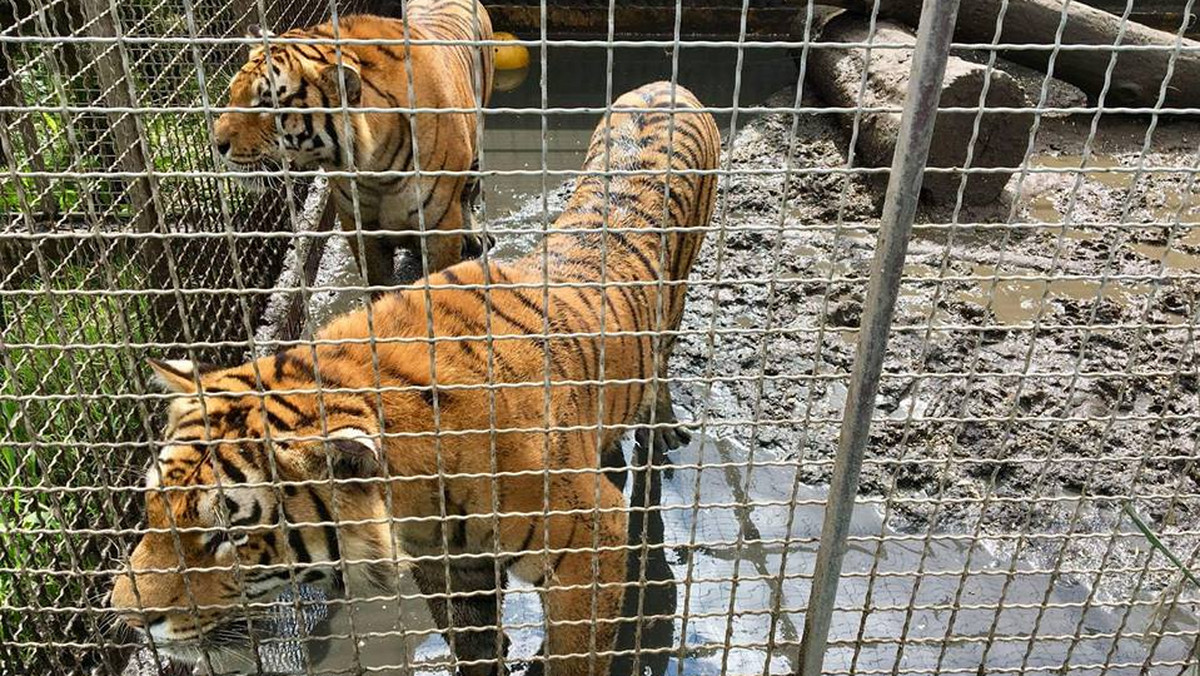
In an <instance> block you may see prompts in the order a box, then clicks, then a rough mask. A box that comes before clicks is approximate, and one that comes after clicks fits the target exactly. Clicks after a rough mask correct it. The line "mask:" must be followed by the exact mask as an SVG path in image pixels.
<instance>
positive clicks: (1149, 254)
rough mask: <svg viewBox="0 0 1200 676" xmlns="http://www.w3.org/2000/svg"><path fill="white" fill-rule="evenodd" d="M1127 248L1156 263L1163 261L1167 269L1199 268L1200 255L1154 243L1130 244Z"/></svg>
mask: <svg viewBox="0 0 1200 676" xmlns="http://www.w3.org/2000/svg"><path fill="white" fill-rule="evenodd" d="M1129 248H1130V249H1131V250H1132V251H1133V252H1134V253H1136V254H1138V255H1139V256H1145V257H1146V258H1149V259H1150V260H1152V261H1154V262H1156V263H1163V264H1164V266H1165V267H1166V268H1167V269H1168V270H1200V255H1197V254H1190V253H1184V252H1183V251H1178V250H1176V249H1174V248H1172V249H1167V247H1165V246H1159V245H1156V244H1131V245H1130V246H1129Z"/></svg>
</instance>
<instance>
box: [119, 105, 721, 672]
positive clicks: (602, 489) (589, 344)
mask: <svg viewBox="0 0 1200 676" xmlns="http://www.w3.org/2000/svg"><path fill="white" fill-rule="evenodd" d="M675 91H676V99H675V100H674V101H672V98H671V87H670V86H669V85H668V84H666V83H655V84H650V85H646V86H643V87H641V88H639V89H637V90H634V91H632V92H629V93H627V94H625V95H624V96H622V97H620V98H619V99H617V101H616V102H615V104H614V110H613V113H612V115H611V119H610V121H609V123H608V124H607V125H605V124H603V123H602V124H601V125H600V127H599V128H598V129H597V130H596V132H595V133H594V134H593V136H592V143H591V147H590V149H589V151H588V156H587V161H586V164H585V169H586V170H590V171H596V172H599V171H606V170H608V169H612V170H617V171H629V170H639V171H644V172H657V173H654V174H648V173H646V174H623V173H618V174H616V175H614V176H612V177H611V179H610V180H609V181H606V180H605V178H604V177H602V176H598V175H592V176H583V177H580V179H579V180H578V182H577V184H576V188H575V192H574V194H573V195H572V197H571V199H570V201H569V203H568V205H567V207H566V210H565V211H564V212H563V214H562V215H561V216H560V217H559V218H558V220H557V221H556V223H555V229H557V230H560V231H559V232H554V231H552V232H551V233H550V234H549V235H548V236H547V238H546V239H545V241H544V249H543V248H542V247H539V249H538V250H537V251H535V252H534V253H532V254H530V255H528V256H526V257H525V258H522V259H520V260H517V261H515V262H510V263H500V262H492V263H491V264H490V265H489V267H488V268H487V269H486V270H485V268H484V266H483V264H482V263H480V262H477V261H472V262H464V263H460V264H458V265H456V266H453V267H451V268H449V269H447V270H445V271H443V272H441V273H439V274H435V275H432V276H431V277H430V278H429V283H430V286H431V291H430V296H429V300H430V306H431V313H432V318H433V329H432V333H433V335H435V336H437V337H438V338H439V339H444V340H437V341H436V342H435V343H434V346H433V347H431V346H430V345H429V344H428V343H427V342H425V341H423V340H422V339H423V338H426V337H427V336H428V335H429V329H428V328H427V319H426V318H427V316H428V315H427V309H426V296H425V293H424V291H422V290H410V291H405V292H402V293H394V294H391V295H388V296H385V297H383V298H381V299H380V300H377V301H376V302H375V303H374V304H373V305H372V306H371V308H370V322H371V323H370V325H369V324H368V313H367V311H366V310H360V311H357V312H353V313H350V314H347V315H344V316H342V317H341V318H339V319H336V320H334V321H333V322H332V323H331V324H329V325H328V326H327V327H326V328H325V329H324V330H323V331H321V332H320V334H319V336H318V340H317V344H316V345H307V346H302V347H296V348H292V349H290V350H287V351H284V352H280V353H278V354H276V355H274V356H272V357H265V358H262V359H258V360H256V361H253V362H251V363H248V364H245V365H243V366H236V367H232V368H213V367H196V366H195V365H193V364H192V363H190V362H185V361H174V362H156V363H154V364H153V367H154V370H155V372H156V373H157V376H158V378H159V379H160V380H161V381H162V382H163V383H164V384H165V385H166V386H167V387H168V388H170V389H171V390H173V391H175V392H178V393H182V394H184V395H187V396H184V397H182V398H179V399H176V400H175V401H174V402H173V403H172V405H171V407H170V421H169V423H168V425H167V430H166V439H167V441H166V443H165V446H164V448H163V450H162V452H161V454H160V455H159V457H158V461H157V463H156V465H155V467H154V468H152V469H151V470H150V472H149V474H148V477H147V485H148V486H150V487H152V488H153V487H158V486H181V487H193V488H195V489H197V490H176V491H170V492H163V491H155V490H151V491H148V492H147V499H146V502H147V520H148V524H149V527H150V529H152V530H151V532H148V533H147V534H146V535H145V536H144V537H143V538H142V540H141V542H140V543H138V545H137V548H136V549H135V550H134V552H133V555H132V557H131V568H132V575H133V576H135V577H136V581H137V590H136V594H135V590H134V585H133V584H132V582H131V580H130V576H129V575H126V576H122V577H118V579H117V580H116V584H115V588H114V590H113V594H112V603H113V606H114V607H115V608H117V609H118V610H120V611H122V615H123V617H124V619H125V621H126V622H127V623H128V624H129V625H131V626H133V627H135V628H137V629H139V630H141V631H142V632H144V633H149V634H150V635H151V636H153V638H154V640H155V643H156V645H157V646H158V648H159V649H160V650H165V651H166V652H168V653H169V654H171V655H175V656H177V657H179V658H182V659H185V660H192V661H195V660H197V659H199V657H200V654H201V653H200V650H199V648H198V645H199V644H201V643H206V644H208V645H211V644H212V643H213V642H214V641H216V640H218V639H219V640H221V641H226V642H227V644H226V645H225V647H226V648H227V650H225V651H224V653H232V652H234V651H235V649H236V648H237V647H239V646H240V647H242V649H244V646H245V644H246V643H247V642H248V636H247V633H248V631H249V630H248V628H247V622H246V620H245V619H244V615H241V614H240V613H239V611H240V608H241V604H242V603H244V602H245V601H249V602H260V603H261V602H267V601H269V600H270V599H271V598H272V597H273V596H274V595H275V594H277V593H279V591H280V589H281V588H282V587H283V586H285V585H287V584H289V574H290V573H289V567H291V568H293V569H294V575H295V579H297V580H299V581H302V582H306V583H310V584H316V583H322V582H324V583H328V584H329V585H331V586H333V587H335V588H337V587H343V588H344V589H345V591H346V593H347V594H349V595H353V596H363V595H368V594H371V593H372V592H373V593H376V594H377V593H379V592H378V590H373V589H372V588H373V587H382V588H383V589H384V590H385V591H386V590H387V589H389V585H394V582H391V581H393V580H395V577H394V576H395V575H396V574H397V565H396V563H395V562H394V557H395V556H396V553H395V551H396V550H395V549H394V548H393V540H392V537H391V534H390V533H389V528H388V524H387V517H388V516H389V508H390V515H391V516H394V517H395V519H396V521H395V535H396V536H397V538H398V543H399V547H400V548H401V549H402V550H403V551H404V552H406V554H407V555H408V556H411V557H413V559H414V563H413V568H412V570H413V574H414V577H415V579H416V581H417V584H418V585H419V587H420V589H421V590H422V592H423V593H424V594H427V595H429V597H430V598H429V599H428V603H429V607H430V610H431V611H432V613H433V616H434V618H435V619H436V621H437V622H438V624H439V626H441V627H442V629H443V630H444V631H445V630H447V629H451V628H452V629H451V630H450V631H448V632H447V636H448V638H450V639H452V640H453V643H452V645H453V647H454V651H455V657H456V659H457V660H458V661H459V663H460V666H459V672H460V673H462V674H468V675H483V674H499V673H504V668H503V662H502V661H501V660H502V659H503V656H504V650H505V648H506V645H507V639H505V638H503V637H498V636H497V634H496V631H495V627H494V626H493V625H498V624H499V618H500V603H501V598H502V595H503V587H504V585H505V584H506V581H507V575H508V574H512V575H515V576H517V577H518V578H521V579H523V580H526V581H528V582H530V583H533V584H535V585H537V586H538V587H541V588H542V589H543V591H542V600H543V607H544V609H545V613H546V615H547V617H548V620H549V623H550V624H549V630H548V632H547V636H546V640H545V643H544V645H543V647H542V651H543V655H545V656H546V661H545V663H544V664H543V662H542V661H539V662H537V663H535V664H534V665H533V666H532V667H531V669H532V673H543V672H548V673H553V674H588V673H595V674H607V673H608V664H609V661H610V657H609V655H607V654H605V653H606V652H611V650H612V646H613V637H614V634H615V628H616V622H617V618H618V615H619V612H620V608H621V600H622V595H623V587H622V586H621V583H622V582H623V580H624V576H625V570H626V566H625V561H626V556H627V552H626V551H625V546H626V516H625V513H624V508H625V504H624V499H623V497H622V495H621V493H620V491H619V490H618V489H617V488H616V487H615V486H614V485H612V484H611V483H610V482H608V481H605V480H603V479H602V478H600V477H599V476H598V475H597V468H598V467H599V466H600V465H599V461H600V459H599V458H598V454H599V452H600V451H601V450H603V449H607V450H609V452H610V453H611V452H613V449H615V448H617V445H618V444H619V442H620V438H621V436H622V434H623V433H624V431H625V429H627V426H629V425H635V424H637V423H639V422H643V421H645V420H647V418H648V416H649V415H650V412H651V411H654V412H655V413H654V415H655V417H656V420H657V421H658V422H671V421H673V420H674V418H673V416H672V415H670V413H669V411H670V398H669V394H668V388H667V386H666V384H665V383H664V384H662V385H661V386H660V387H658V388H657V389H656V391H655V389H654V388H653V387H652V384H651V382H649V381H652V380H653V378H654V376H655V375H658V376H660V377H663V376H665V375H666V368H665V367H666V361H667V359H666V357H667V356H668V355H669V354H670V350H671V344H670V343H671V340H669V339H664V340H663V344H662V345H661V346H660V350H661V352H660V359H659V360H658V361H659V368H658V372H657V373H655V371H654V370H653V369H654V363H655V360H654V354H653V340H652V338H651V337H650V336H649V335H648V334H649V333H650V332H655V331H659V330H670V329H675V328H677V327H678V326H679V323H680V318H681V315H682V312H683V303H684V294H685V291H686V288H685V286H684V281H685V280H686V278H687V275H688V272H689V270H690V269H691V266H692V262H693V261H694V260H695V257H696V254H697V252H698V250H699V248H700V244H701V242H702V241H703V237H704V230H703V229H702V228H703V227H704V226H707V225H708V222H709V218H710V216H711V213H712V205H713V197H714V191H715V182H716V179H715V176H714V175H713V174H711V173H675V172H677V171H680V170H683V171H685V172H686V171H687V170H697V169H699V170H709V169H713V168H715V167H716V166H717V161H718V155H719V151H720V137H719V134H718V132H717V127H716V124H715V123H714V121H713V119H712V117H711V116H710V115H709V114H708V113H704V112H690V110H689V109H693V108H695V107H698V106H699V103H698V102H697V101H696V99H695V97H694V96H693V95H692V94H691V93H690V92H688V91H687V90H685V89H683V88H682V87H679V88H676V90H675ZM672 107H674V108H676V112H674V113H669V112H668V111H667V110H666V109H668V108H672ZM623 108H624V109H626V110H622V109H623ZM629 108H653V109H655V110H653V111H650V112H636V111H629V110H627V109H629ZM658 109H662V110H661V111H660V110H658ZM672 120H673V122H672ZM606 155H607V156H608V158H607V160H606ZM668 157H669V158H670V161H669V163H668ZM668 164H669V167H670V169H671V170H672V172H671V173H670V174H669V190H666V188H667V187H668V179H667V176H668V174H667V173H666V172H667V169H668ZM606 223H607V228H608V229H607V230H602V229H601V228H602V226H604V225H605V224H606ZM685 228H696V229H692V230H687V229H685ZM566 230H574V231H570V232H568V231H566ZM601 252H606V258H605V261H604V264H603V267H602V266H601V262H600V253H601ZM543 255H544V256H545V259H544V260H543ZM543 262H544V265H545V275H546V276H543ZM602 270H603V274H602ZM485 281H486V282H487V283H489V284H496V285H503V286H502V287H500V288H495V287H492V288H489V289H488V290H486V291H485V290H484V288H483V284H484V283H485ZM602 281H603V282H604V286H601V285H600V282H602ZM545 282H549V283H550V286H548V287H544V286H543V284H544V283H545ZM659 282H663V284H661V285H660V284H659ZM659 293H661V294H662V295H661V302H660V301H659V299H658V295H657V294H659ZM543 294H547V295H546V296H545V297H544V296H543ZM544 304H545V305H546V306H547V307H548V317H549V319H548V320H546V319H545V317H546V316H547V313H544V311H543V305H544ZM602 315H603V324H602V323H601V321H602V320H601V317H602ZM544 322H545V324H544ZM370 326H373V330H374V335H375V336H376V338H378V339H380V340H384V341H385V342H381V343H376V344H375V345H374V349H375V350H376V351H377V355H378V356H377V363H378V372H376V369H375V366H374V365H375V363H376V362H375V358H373V356H372V346H371V345H370V344H368V342H367V339H368V338H369V337H370V336H371V335H372V330H371V328H370ZM601 326H603V331H604V334H605V336H604V337H603V338H600V337H598V335H597V334H599V333H600V329H601ZM547 329H548V331H547ZM564 334H576V335H564ZM614 334H615V335H614ZM488 335H490V336H492V338H493V340H492V342H491V351H490V352H489V350H488V347H487V345H488V343H487V342H486V341H485V338H484V337H485V336H488ZM387 339H393V342H386V341H387ZM397 339H398V340H397ZM547 369H548V373H549V375H548V377H549V379H550V382H551V384H550V386H549V387H547V386H546V384H545V381H544V379H545V378H546V377H547V376H546V370H547ZM435 378H436V383H437V386H436V387H433V386H432V385H431V384H432V383H434V382H435ZM600 380H603V381H606V384H605V385H604V387H603V388H601V387H599V386H598V385H597V384H596V383H597V381H600ZM489 382H491V383H502V384H504V385H505V386H503V387H500V388H489V387H487V384H488V383H489ZM260 383H261V384H260ZM197 385H199V388H198V387H197ZM380 386H382V387H383V388H384V390H383V391H382V393H381V394H380V393H379V391H378V388H379V387H380ZM317 391H319V392H320V394H319V395H318V394H317ZM200 395H203V396H200ZM493 397H494V405H493V402H491V401H489V399H491V398H493ZM202 406H203V407H204V410H202ZM377 407H382V412H383V419H384V420H385V421H386V422H385V424H384V427H383V428H382V429H381V428H380V424H379V416H378V415H377V411H378V408H377ZM493 415H494V420H493V418H492V416H493ZM206 425H207V427H206ZM597 426H599V429H598V430H597ZM492 430H495V431H494V432H491V431H492ZM381 432H382V433H386V436H385V437H384V438H383V439H382V440H381V439H380V436H379V435H380V433H381ZM435 432H437V433H438V434H437V435H436V436H435V435H434V433H435ZM206 438H207V439H212V440H213V441H212V442H208V443H205V441H204V440H205V439H206ZM268 438H269V442H268V441H267V439H268ZM322 439H325V440H326V441H324V442H322ZM493 444H494V453H493V452H492V448H493ZM268 445H270V446H273V448H274V453H273V454H271V453H269V452H268V450H267V449H268ZM546 470H549V471H546ZM589 470H590V471H589ZM439 472H441V475H442V476H441V478H440V479H439V476H438V475H439ZM379 477H390V481H389V482H387V483H386V484H385V482H384V481H383V480H381V479H379ZM331 478H332V479H342V480H349V482H343V483H338V484H336V485H335V484H334V482H333V481H331V480H330V479H331ZM372 479H374V481H371V480H372ZM277 481H283V482H285V483H284V484H283V486H282V489H280V487H279V486H278V484H274V485H270V484H266V482H277ZM296 482H304V483H296ZM247 484H248V485H247ZM389 489H390V490H389ZM547 508H548V509H549V511H550V513H549V514H546V511H547ZM598 508H599V509H598ZM497 510H498V511H497ZM335 522H340V523H337V524H336V525H335ZM230 526H232V527H234V528H230ZM171 528H176V529H192V530H185V531H184V532H182V533H181V534H179V535H178V543H179V549H176V545H175V540H174V539H173V538H174V535H173V534H172V533H171V532H170V529H171ZM205 528H211V529H212V530H199V529H205ZM447 550H448V551H447ZM447 553H448V554H449V559H448V562H447V557H446V554H447ZM181 556H182V558H181ZM339 560H341V561H342V562H343V563H341V564H338V563H335V562H337V561H339ZM235 561H236V564H235ZM345 562H357V563H345ZM181 566H184V567H187V568H200V569H201V570H197V571H195V572H188V573H187V576H186V580H185V578H184V577H183V576H182V575H181V574H180V573H179V572H178V571H179V569H180V567H181ZM447 570H448V571H449V579H447V575H446V573H447ZM497 581H499V583H500V588H497ZM593 585H596V587H595V588H593ZM390 588H392V589H394V586H392V587H390ZM447 591H449V592H451V593H452V594H455V595H458V596H455V597H454V598H453V599H452V601H451V602H450V603H449V604H448V603H447ZM139 601H140V603H139ZM193 604H194V605H193ZM139 608H141V610H139ZM202 637H205V638H203V639H202ZM209 637H212V638H209ZM593 649H594V650H595V651H597V653H598V655H597V656H596V657H595V658H594V659H593V658H591V657H589V655H588V654H589V653H590V652H591V651H592V650H593ZM224 653H222V654H224ZM231 659H232V658H231ZM241 659H245V658H241Z"/></svg>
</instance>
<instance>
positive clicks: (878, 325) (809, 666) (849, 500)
mask: <svg viewBox="0 0 1200 676" xmlns="http://www.w3.org/2000/svg"><path fill="white" fill-rule="evenodd" d="M958 4H959V0H927V1H926V2H925V4H924V7H923V8H922V11H921V21H920V25H919V28H918V31H917V42H916V47H915V50H914V52H913V60H912V69H911V70H910V71H909V72H910V76H909V83H908V92H907V94H906V96H905V99H904V110H903V113H902V117H901V126H900V136H899V138H898V139H897V140H896V152H895V155H894V156H893V157H892V167H891V174H890V176H889V180H888V187H887V194H886V196H885V198H884V204H883V213H882V215H881V217H880V230H879V239H878V242H877V245H876V249H875V258H874V260H873V261H872V263H871V279H870V285H869V287H868V289H867V297H866V300H865V301H864V304H863V314H862V317H863V318H862V324H861V326H860V327H859V336H858V347H857V350H856V353H855V359H854V370H853V371H852V372H851V376H850V387H849V392H848V394H847V397H846V412H845V415H844V416H843V418H842V428H841V436H840V438H839V440H838V454H837V459H836V461H835V464H834V468H833V478H832V479H831V481H830V486H829V502H828V505H827V507H826V509H825V520H824V523H823V525H822V529H821V545H820V549H819V550H818V552H817V562H816V568H815V570H814V571H813V583H812V594H811V596H810V597H809V603H808V609H807V611H806V612H805V615H804V635H803V637H802V638H801V641H800V655H799V659H798V660H797V674H798V675H799V676H819V674H821V673H822V666H823V663H824V661H825V648H826V643H827V640H828V638H829V626H830V623H831V621H832V618H833V609H834V602H835V601H836V599H837V590H838V582H839V579H840V576H841V568H842V558H843V557H844V556H845V554H846V537H847V535H848V534H849V529H850V517H851V513H852V511H853V509H854V499H855V495H856V494H857V492H858V475H859V471H860V470H861V468H862V459H863V451H864V450H865V448H866V445H867V439H868V437H869V435H870V431H871V418H872V414H873V413H874V410H875V395H876V392H877V390H878V388H879V375H880V372H881V370H882V368H883V356H884V350H885V349H886V348H887V339H888V333H889V331H890V329H891V324H892V310H893V308H894V307H895V305H896V294H897V291H898V290H899V284H900V276H901V273H902V271H903V266H904V256H905V254H906V252H907V250H908V239H909V235H910V234H911V232H912V223H913V215H914V213H915V212H916V208H917V200H918V198H919V194H920V189H921V181H922V178H923V175H924V173H925V160H926V157H927V155H928V154H929V145H930V142H931V140H932V138H933V125H934V120H935V119H936V117H937V109H938V99H939V98H940V96H941V88H942V87H941V85H942V77H943V75H944V74H945V70H946V59H947V57H948V56H949V54H950V42H951V39H952V38H953V36H954V22H955V19H956V18H957V16H958Z"/></svg>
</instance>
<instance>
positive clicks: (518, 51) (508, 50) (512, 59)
mask: <svg viewBox="0 0 1200 676" xmlns="http://www.w3.org/2000/svg"><path fill="white" fill-rule="evenodd" d="M493 39H495V40H516V39H517V36H515V35H513V34H512V33H496V34H495V35H494V36H493ZM495 49H496V52H495V54H496V56H495V62H496V70H517V69H518V68H524V67H526V66H528V65H529V50H528V49H526V48H525V45H496V48H495Z"/></svg>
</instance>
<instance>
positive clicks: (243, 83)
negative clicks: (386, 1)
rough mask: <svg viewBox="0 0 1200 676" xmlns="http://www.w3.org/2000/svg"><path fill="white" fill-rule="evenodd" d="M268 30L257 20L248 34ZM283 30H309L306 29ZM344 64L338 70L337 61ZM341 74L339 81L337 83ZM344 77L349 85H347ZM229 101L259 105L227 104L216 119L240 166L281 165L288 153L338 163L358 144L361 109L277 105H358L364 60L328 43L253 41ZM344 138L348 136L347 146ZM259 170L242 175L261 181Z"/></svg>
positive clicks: (315, 162)
mask: <svg viewBox="0 0 1200 676" xmlns="http://www.w3.org/2000/svg"><path fill="white" fill-rule="evenodd" d="M262 36H263V33H262V31H261V30H259V29H258V28H257V27H255V26H252V27H251V30H250V37H257V38H262ZM283 37H285V38H311V37H312V36H311V35H307V34H305V33H304V32H302V31H290V32H288V33H284V35H283ZM339 58H340V62H341V69H340V73H339V68H338V61H339ZM339 79H340V83H339ZM342 85H344V86H342ZM229 89H230V95H229V103H228V105H229V107H236V108H258V109H261V112H227V113H224V114H222V115H221V116H220V117H219V118H217V121H216V123H215V124H214V125H213V140H214V143H215V144H216V148H217V152H218V153H219V154H220V156H221V158H222V159H223V160H224V161H225V162H226V163H227V164H229V165H230V167H231V168H232V169H234V170H237V171H255V170H260V169H264V168H269V167H272V166H278V165H280V164H281V163H282V161H283V160H284V159H285V158H286V160H287V162H288V165H289V166H290V167H292V168H293V169H299V170H313V169H318V168H325V169H340V168H343V167H344V164H345V163H344V159H345V157H344V155H343V153H344V152H352V151H353V141H352V139H353V138H354V137H355V136H356V135H357V132H356V131H355V127H356V125H357V124H358V122H357V116H356V115H354V114H350V115H346V114H343V113H341V112H320V111H316V112H303V113H301V112H290V113H287V112H284V113H275V112H273V111H274V109H275V108H277V107H278V108H338V107H340V106H341V105H342V93H343V92H345V103H346V105H347V106H349V107H351V108H353V107H355V106H358V105H359V104H360V102H361V100H362V77H361V67H360V64H359V62H358V59H357V58H356V57H355V55H354V53H353V52H352V51H351V50H349V49H348V48H345V47H343V48H342V49H340V50H338V52H335V51H334V48H333V46H331V45H305V44H284V45H272V46H271V47H270V48H269V49H268V48H266V47H263V46H255V47H253V48H252V49H251V50H250V58H249V60H248V61H247V62H246V64H245V65H243V66H242V68H241V70H239V71H238V73H237V74H236V75H235V76H234V78H233V81H232V82H231V83H230V86H229ZM346 139H351V142H350V145H349V147H347V143H346ZM260 178H261V177H253V176H252V177H249V180H246V181H244V182H245V183H246V184H247V185H249V186H250V187H252V188H261V187H262V181H261V180H259V179H260Z"/></svg>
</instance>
